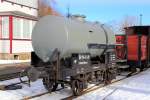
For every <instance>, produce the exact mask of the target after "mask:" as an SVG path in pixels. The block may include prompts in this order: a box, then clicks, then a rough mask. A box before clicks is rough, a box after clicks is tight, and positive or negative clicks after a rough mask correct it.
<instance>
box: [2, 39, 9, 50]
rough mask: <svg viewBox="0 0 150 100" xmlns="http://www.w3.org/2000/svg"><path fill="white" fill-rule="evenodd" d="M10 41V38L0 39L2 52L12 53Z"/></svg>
mask: <svg viewBox="0 0 150 100" xmlns="http://www.w3.org/2000/svg"><path fill="white" fill-rule="evenodd" d="M9 48H10V41H9V40H0V53H10V51H9Z"/></svg>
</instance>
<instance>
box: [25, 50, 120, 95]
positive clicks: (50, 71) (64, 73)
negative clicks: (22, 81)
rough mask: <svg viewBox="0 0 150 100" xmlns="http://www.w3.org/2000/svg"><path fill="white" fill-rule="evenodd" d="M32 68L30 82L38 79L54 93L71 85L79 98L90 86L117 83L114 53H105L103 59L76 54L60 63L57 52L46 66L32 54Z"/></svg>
mask: <svg viewBox="0 0 150 100" xmlns="http://www.w3.org/2000/svg"><path fill="white" fill-rule="evenodd" d="M31 55H32V60H31V64H32V66H33V67H31V68H30V69H29V70H28V77H29V79H30V80H31V81H35V80H37V79H38V78H39V77H40V78H42V79H43V85H44V86H45V88H46V89H47V90H48V91H49V92H52V91H55V90H56V89H57V87H58V85H59V84H61V86H62V87H63V88H64V86H65V85H69V86H70V87H71V89H72V92H73V94H74V95H80V94H81V93H82V91H83V90H84V89H86V88H87V87H88V84H89V83H94V84H99V83H104V84H109V83H111V80H112V79H115V77H116V73H117V68H116V64H115V51H114V50H110V51H108V50H107V51H106V52H105V53H104V54H103V55H102V56H100V57H98V56H97V57H91V56H90V54H89V53H80V54H79V53H74V54H72V56H71V57H70V58H66V59H61V58H60V52H59V51H58V50H57V49H56V50H55V51H54V52H53V56H52V57H51V62H47V63H44V62H42V60H41V59H40V58H39V57H38V56H37V55H36V54H35V53H34V52H32V54H31Z"/></svg>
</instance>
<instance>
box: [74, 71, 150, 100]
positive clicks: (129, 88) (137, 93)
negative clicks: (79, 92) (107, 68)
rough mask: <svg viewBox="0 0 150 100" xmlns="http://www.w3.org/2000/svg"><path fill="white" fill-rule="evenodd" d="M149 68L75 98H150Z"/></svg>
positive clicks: (122, 99) (115, 99) (134, 99)
mask: <svg viewBox="0 0 150 100" xmlns="http://www.w3.org/2000/svg"><path fill="white" fill-rule="evenodd" d="M149 87H150V69H149V70H147V71H145V72H142V73H140V74H139V75H136V76H132V77H130V78H128V79H125V80H123V81H121V82H118V83H115V84H112V85H110V86H107V87H105V88H101V89H98V90H96V91H94V92H90V93H88V94H85V95H83V96H81V97H78V98H77V99H76V100H90V99H91V100H150V88H149Z"/></svg>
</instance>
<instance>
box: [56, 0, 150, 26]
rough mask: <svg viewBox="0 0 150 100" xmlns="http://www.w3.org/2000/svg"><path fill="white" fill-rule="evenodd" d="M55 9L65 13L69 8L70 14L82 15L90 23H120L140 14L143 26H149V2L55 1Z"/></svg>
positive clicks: (109, 0)
mask: <svg viewBox="0 0 150 100" xmlns="http://www.w3.org/2000/svg"><path fill="white" fill-rule="evenodd" d="M55 1H56V2H57V4H56V8H57V9H58V10H59V11H60V12H61V13H63V14H64V15H65V14H66V13H67V6H68V5H69V6H70V13H72V14H84V15H86V16H87V19H88V20H90V21H100V22H102V23H111V22H114V21H120V20H122V19H123V18H124V17H125V16H135V17H137V18H139V15H140V14H142V15H143V17H142V19H143V20H142V22H143V25H150V0H55Z"/></svg>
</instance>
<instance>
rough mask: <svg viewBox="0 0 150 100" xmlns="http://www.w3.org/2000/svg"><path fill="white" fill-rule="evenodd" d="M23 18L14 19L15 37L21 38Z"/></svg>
mask: <svg viewBox="0 0 150 100" xmlns="http://www.w3.org/2000/svg"><path fill="white" fill-rule="evenodd" d="M21 34H22V33H21V19H20V18H15V17H14V19H13V38H15V39H21Z"/></svg>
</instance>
